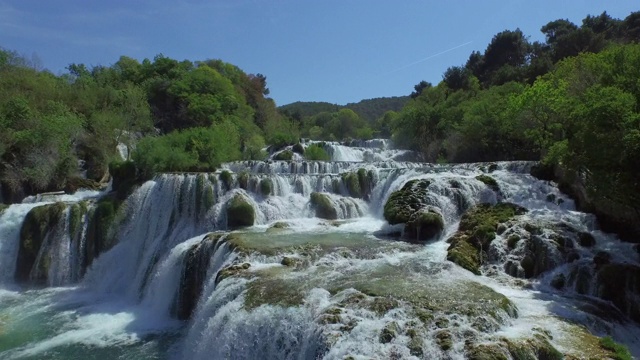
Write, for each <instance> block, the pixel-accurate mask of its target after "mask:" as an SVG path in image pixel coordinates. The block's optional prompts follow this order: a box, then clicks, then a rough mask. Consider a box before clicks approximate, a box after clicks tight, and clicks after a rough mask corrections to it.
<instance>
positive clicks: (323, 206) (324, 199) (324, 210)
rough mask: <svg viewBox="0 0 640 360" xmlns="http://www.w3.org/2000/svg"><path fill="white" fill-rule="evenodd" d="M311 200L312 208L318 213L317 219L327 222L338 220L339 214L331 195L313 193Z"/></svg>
mask: <svg viewBox="0 0 640 360" xmlns="http://www.w3.org/2000/svg"><path fill="white" fill-rule="evenodd" d="M310 199H311V200H310V202H311V207H312V208H313V209H315V211H316V217H319V218H321V219H327V220H336V219H337V218H338V212H337V210H336V209H335V207H334V206H333V201H331V199H330V198H329V195H327V194H323V193H319V192H313V193H311V198H310Z"/></svg>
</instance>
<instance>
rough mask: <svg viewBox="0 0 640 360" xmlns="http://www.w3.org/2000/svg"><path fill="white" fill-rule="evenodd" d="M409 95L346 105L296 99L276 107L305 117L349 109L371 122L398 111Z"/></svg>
mask: <svg viewBox="0 0 640 360" xmlns="http://www.w3.org/2000/svg"><path fill="white" fill-rule="evenodd" d="M409 99H410V97H409V96H393V97H382V98H375V99H366V100H362V101H360V102H357V103H349V104H347V105H336V104H331V103H328V102H316V101H308V102H304V101H297V102H294V103H291V104H287V105H283V106H280V107H278V109H279V110H280V111H281V112H282V113H283V114H287V115H290V116H293V117H299V118H301V119H302V118H306V117H309V116H313V115H316V114H319V113H321V112H325V111H326V112H336V111H339V110H340V109H351V110H353V111H354V112H356V113H357V114H358V115H360V117H361V118H363V119H364V120H366V121H367V122H368V123H373V122H374V121H376V119H378V118H380V117H381V116H382V115H384V113H385V112H387V111H389V110H392V111H400V110H402V108H403V107H404V105H405V104H406V103H407V102H408V101H409Z"/></svg>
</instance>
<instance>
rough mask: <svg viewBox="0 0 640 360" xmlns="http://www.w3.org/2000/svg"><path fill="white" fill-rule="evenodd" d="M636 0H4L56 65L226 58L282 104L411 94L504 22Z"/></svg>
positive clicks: (10, 33)
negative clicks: (260, 80)
mask: <svg viewBox="0 0 640 360" xmlns="http://www.w3.org/2000/svg"><path fill="white" fill-rule="evenodd" d="M638 5H640V2H638V0H615V1H611V0H608V1H604V0H564V1H563V0H553V1H551V0H535V1H533V0H511V1H507V0H503V1H495V0H468V1H427V0H422V1H420V0H397V1H392V0H386V1H382V0H208V1H206V0H154V1H151V0H109V1H93V0H9V1H7V0H0V46H1V47H4V48H6V49H10V50H15V51H17V52H19V53H21V54H23V55H26V56H28V57H32V56H34V54H35V56H36V57H37V58H38V59H39V60H40V61H41V63H42V65H43V66H44V67H45V68H47V69H49V70H51V71H52V72H54V73H56V74H58V73H62V72H64V71H65V67H66V66H67V65H68V64H70V63H84V64H87V65H111V64H113V63H114V62H116V61H117V60H118V58H119V57H120V55H127V56H130V57H133V58H136V59H139V60H142V59H144V58H150V59H152V58H153V57H154V56H155V55H156V54H159V53H162V54H164V55H165V56H168V57H171V58H176V59H178V60H183V59H189V60H204V59H222V60H224V61H226V62H230V63H232V64H235V65H237V66H239V67H240V68H242V69H243V70H244V71H245V72H248V73H261V74H264V75H266V76H267V83H268V87H269V88H270V90H271V97H272V98H273V99H274V100H275V101H276V103H277V104H278V105H284V104H287V103H291V102H294V101H328V102H333V103H338V104H345V103H348V102H357V101H359V100H362V99H368V98H374V97H382V96H397V95H408V94H409V93H411V91H412V90H413V86H414V85H415V84H417V83H418V82H420V81H421V80H427V81H430V82H432V83H437V82H439V81H440V80H441V79H442V73H443V72H444V71H445V70H446V69H447V67H449V66H452V65H461V64H463V63H464V62H465V61H466V59H467V58H468V56H469V54H470V53H471V51H473V50H480V51H483V50H484V49H485V48H486V46H487V44H488V43H489V41H491V38H492V37H493V35H495V34H496V33H498V32H500V31H503V30H506V29H509V30H514V29H516V28H518V27H519V28H520V29H521V30H522V31H523V32H524V33H525V34H526V35H528V36H530V40H531V41H533V40H543V36H542V34H541V33H540V31H539V30H540V27H542V25H544V24H546V23H547V22H549V21H551V20H555V19H559V18H564V19H569V20H571V21H573V22H574V23H576V24H578V25H579V24H581V20H582V19H583V18H584V17H585V16H586V15H587V14H591V15H598V14H600V13H602V12H603V11H605V10H606V11H607V12H608V13H609V14H610V15H611V16H613V17H616V18H624V17H626V16H627V15H628V14H629V13H630V12H632V11H638V10H640V6H638Z"/></svg>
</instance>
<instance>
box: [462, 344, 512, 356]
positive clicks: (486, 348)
mask: <svg viewBox="0 0 640 360" xmlns="http://www.w3.org/2000/svg"><path fill="white" fill-rule="evenodd" d="M465 355H466V358H467V359H468V360H509V357H508V356H507V352H506V351H505V349H503V348H502V347H500V346H499V345H497V344H477V345H472V346H469V347H468V348H467V351H466V354H465Z"/></svg>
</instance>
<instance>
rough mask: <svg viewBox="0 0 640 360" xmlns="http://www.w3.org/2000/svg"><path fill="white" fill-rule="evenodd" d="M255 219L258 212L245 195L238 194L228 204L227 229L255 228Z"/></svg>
mask: <svg viewBox="0 0 640 360" xmlns="http://www.w3.org/2000/svg"><path fill="white" fill-rule="evenodd" d="M255 219H256V211H255V210H254V209H253V206H252V205H251V203H249V201H248V200H247V199H246V198H245V197H244V196H243V195H241V194H236V195H235V196H234V197H233V198H232V199H231V200H229V202H228V203H227V228H229V229H236V228H239V227H244V226H253V223H254V222H255Z"/></svg>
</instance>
